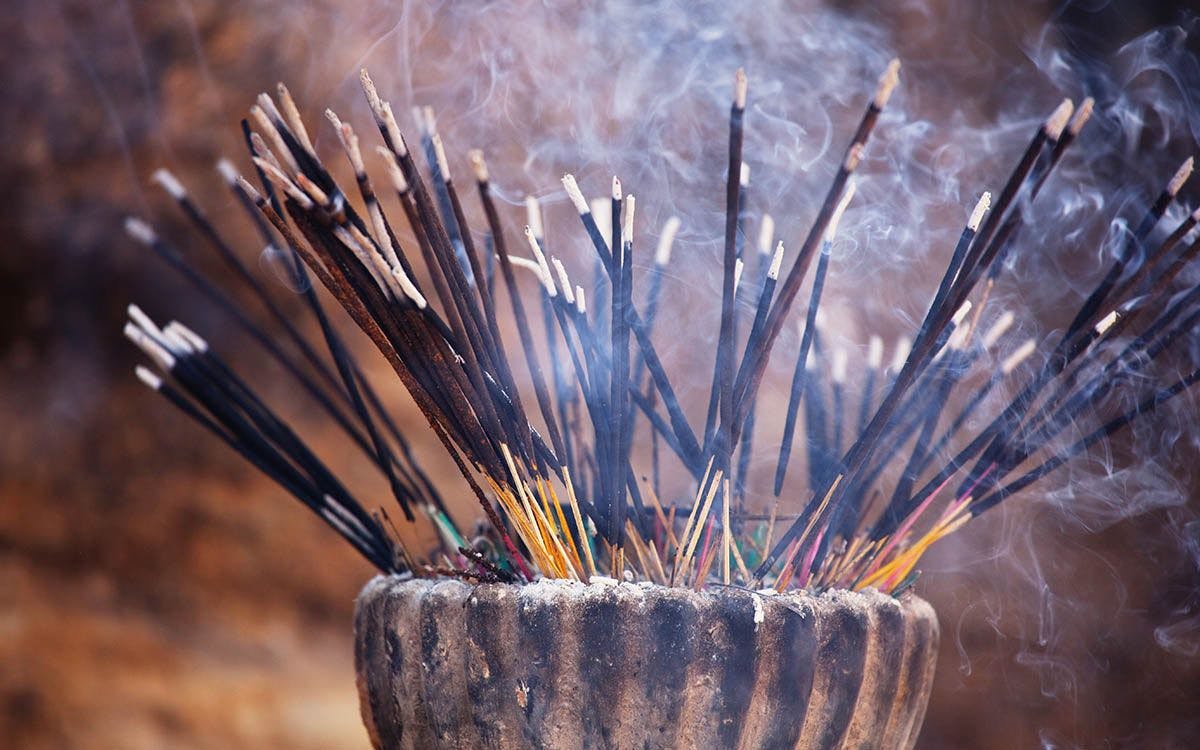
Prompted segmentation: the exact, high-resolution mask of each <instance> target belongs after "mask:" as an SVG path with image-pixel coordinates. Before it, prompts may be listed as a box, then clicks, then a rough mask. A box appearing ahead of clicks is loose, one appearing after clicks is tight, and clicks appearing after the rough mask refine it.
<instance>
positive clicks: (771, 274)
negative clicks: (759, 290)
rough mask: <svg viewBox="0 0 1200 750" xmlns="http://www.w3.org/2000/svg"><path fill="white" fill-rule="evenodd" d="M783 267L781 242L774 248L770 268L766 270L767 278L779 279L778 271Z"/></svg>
mask: <svg viewBox="0 0 1200 750" xmlns="http://www.w3.org/2000/svg"><path fill="white" fill-rule="evenodd" d="M782 266H783V240H780V241H779V244H777V245H776V246H775V255H774V256H772V258H771V267H770V268H768V269H767V278H769V279H776V280H778V279H779V269H780V268H781V267H782Z"/></svg>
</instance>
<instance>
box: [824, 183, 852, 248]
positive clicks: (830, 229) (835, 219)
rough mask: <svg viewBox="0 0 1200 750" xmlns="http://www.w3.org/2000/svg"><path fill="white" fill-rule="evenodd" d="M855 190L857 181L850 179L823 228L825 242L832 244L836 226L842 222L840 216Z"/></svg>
mask: <svg viewBox="0 0 1200 750" xmlns="http://www.w3.org/2000/svg"><path fill="white" fill-rule="evenodd" d="M856 190H858V181H857V180H854V179H850V180H849V181H848V182H847V183H846V189H845V191H843V192H842V197H841V199H840V200H839V201H838V204H837V207H836V208H834V209H833V213H832V214H831V215H830V216H829V224H828V225H827V226H826V228H825V241H826V242H833V237H834V235H836V234H837V229H838V224H840V223H841V221H842V214H844V213H846V208H847V207H848V206H849V205H850V201H851V200H852V199H853V198H854V193H855V191H856Z"/></svg>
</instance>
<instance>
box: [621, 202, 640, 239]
mask: <svg viewBox="0 0 1200 750" xmlns="http://www.w3.org/2000/svg"><path fill="white" fill-rule="evenodd" d="M636 209H637V199H636V198H634V197H633V194H632V193H630V194H629V195H627V196H625V210H624V211H623V215H622V217H621V218H622V219H624V221H622V222H621V244H623V245H630V244H633V217H634V213H635V211H636Z"/></svg>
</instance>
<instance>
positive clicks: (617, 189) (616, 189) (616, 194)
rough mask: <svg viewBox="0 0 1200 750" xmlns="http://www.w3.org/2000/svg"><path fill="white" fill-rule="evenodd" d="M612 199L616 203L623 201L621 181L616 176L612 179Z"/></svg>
mask: <svg viewBox="0 0 1200 750" xmlns="http://www.w3.org/2000/svg"><path fill="white" fill-rule="evenodd" d="M612 199H613V200H614V201H619V200H621V181H620V180H619V179H617V176H616V175H613V179H612Z"/></svg>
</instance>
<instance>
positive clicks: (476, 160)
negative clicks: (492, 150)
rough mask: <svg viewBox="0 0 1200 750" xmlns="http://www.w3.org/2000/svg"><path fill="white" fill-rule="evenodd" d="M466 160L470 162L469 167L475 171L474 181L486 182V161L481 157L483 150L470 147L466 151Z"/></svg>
mask: <svg viewBox="0 0 1200 750" xmlns="http://www.w3.org/2000/svg"><path fill="white" fill-rule="evenodd" d="M467 160H468V161H470V162H471V169H472V170H473V171H474V172H475V181H476V182H480V183H483V182H487V181H488V168H487V162H486V161H485V160H484V158H483V151H482V150H481V149H477V148H473V149H471V150H470V151H468V152H467Z"/></svg>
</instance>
